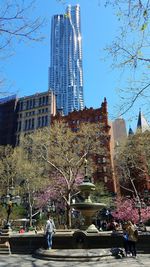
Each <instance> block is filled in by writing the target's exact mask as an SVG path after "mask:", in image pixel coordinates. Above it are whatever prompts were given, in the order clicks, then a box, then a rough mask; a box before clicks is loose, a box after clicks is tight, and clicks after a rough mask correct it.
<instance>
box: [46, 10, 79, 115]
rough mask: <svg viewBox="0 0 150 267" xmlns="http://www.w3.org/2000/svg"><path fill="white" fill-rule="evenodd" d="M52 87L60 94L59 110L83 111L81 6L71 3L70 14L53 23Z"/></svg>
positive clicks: (66, 112) (67, 11) (60, 16)
mask: <svg viewBox="0 0 150 267" xmlns="http://www.w3.org/2000/svg"><path fill="white" fill-rule="evenodd" d="M49 88H51V90H53V91H54V92H55V94H56V106H57V110H63V113H64V115H67V114H68V113H69V112H72V111H73V110H82V109H83V107H84V100H83V68H82V38H81V23H80V6H79V5H76V6H71V5H69V6H68V7H67V9H66V13H65V14H62V15H54V16H53V17H52V22H51V64H50V71H49Z"/></svg>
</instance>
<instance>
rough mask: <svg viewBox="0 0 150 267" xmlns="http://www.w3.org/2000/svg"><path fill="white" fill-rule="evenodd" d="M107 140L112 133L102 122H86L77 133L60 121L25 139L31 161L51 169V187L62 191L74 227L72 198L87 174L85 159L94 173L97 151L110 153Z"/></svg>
mask: <svg viewBox="0 0 150 267" xmlns="http://www.w3.org/2000/svg"><path fill="white" fill-rule="evenodd" d="M106 139H108V135H107V134H105V131H104V129H103V127H102V126H100V125H99V124H95V123H93V124H91V123H87V124H82V125H80V127H79V129H78V130H77V131H76V132H75V131H74V132H73V131H72V130H71V129H70V128H68V126H67V125H66V123H64V122H57V123H54V124H53V125H52V126H51V128H49V127H47V128H43V129H41V130H38V131H36V132H35V133H34V134H32V135H28V136H26V137H25V138H24V139H23V140H22V141H21V146H22V147H23V149H24V150H25V151H28V153H29V155H30V157H31V160H33V159H34V161H37V162H38V164H39V165H40V164H43V163H45V166H46V169H49V178H50V182H49V183H50V184H49V186H50V187H51V188H54V187H55V188H57V190H59V195H60V196H61V201H62V200H63V201H64V205H65V209H66V216H67V226H68V227H70V226H71V209H70V204H71V199H72V196H73V195H74V194H75V192H76V183H77V180H78V179H79V178H80V177H83V175H84V172H83V164H84V159H85V158H87V159H88V172H89V174H91V173H92V167H93V160H92V156H93V154H94V153H96V154H101V155H102V154H104V153H107V152H106V151H105V147H104V143H105V141H106ZM60 181H61V182H60ZM53 191H54V190H53ZM57 197H58V198H59V196H57Z"/></svg>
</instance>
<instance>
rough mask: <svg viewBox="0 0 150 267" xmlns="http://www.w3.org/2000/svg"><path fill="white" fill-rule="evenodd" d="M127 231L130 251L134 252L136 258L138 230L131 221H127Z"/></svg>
mask: <svg viewBox="0 0 150 267" xmlns="http://www.w3.org/2000/svg"><path fill="white" fill-rule="evenodd" d="M126 233H127V235H128V247H129V252H130V253H131V254H132V256H133V257H135V258H136V256H137V251H136V243H137V241H138V231H137V228H136V226H135V225H134V224H133V223H132V222H131V221H128V222H127V226H126Z"/></svg>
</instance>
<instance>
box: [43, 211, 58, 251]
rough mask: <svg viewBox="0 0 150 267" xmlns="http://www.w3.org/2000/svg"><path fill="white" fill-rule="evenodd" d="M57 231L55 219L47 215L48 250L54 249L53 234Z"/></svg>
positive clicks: (45, 231)
mask: <svg viewBox="0 0 150 267" xmlns="http://www.w3.org/2000/svg"><path fill="white" fill-rule="evenodd" d="M55 231H56V227H55V224H54V221H53V219H52V218H51V216H50V214H47V221H46V225H45V230H44V233H45V237H46V242H47V249H51V248H52V238H53V234H54V233H55Z"/></svg>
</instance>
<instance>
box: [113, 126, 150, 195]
mask: <svg viewBox="0 0 150 267" xmlns="http://www.w3.org/2000/svg"><path fill="white" fill-rule="evenodd" d="M149 138H150V133H149V132H148V131H147V132H145V133H141V132H137V133H136V134H135V135H132V136H129V138H128V139H127V140H126V142H125V143H124V144H123V145H122V146H120V147H117V151H116V155H115V170H116V172H117V175H118V177H119V178H120V187H121V189H122V190H121V191H122V193H124V194H129V195H132V196H135V197H137V198H139V196H140V195H141V196H142V195H143V192H144V190H145V189H147V188H148V181H149V177H150V161H149V150H150V147H149V142H148V140H149Z"/></svg>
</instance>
